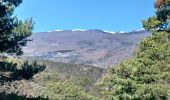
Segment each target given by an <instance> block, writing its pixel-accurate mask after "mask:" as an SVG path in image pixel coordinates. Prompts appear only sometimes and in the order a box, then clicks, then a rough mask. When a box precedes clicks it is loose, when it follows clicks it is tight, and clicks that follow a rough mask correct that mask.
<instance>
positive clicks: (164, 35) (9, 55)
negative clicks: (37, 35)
mask: <svg viewBox="0 0 170 100" xmlns="http://www.w3.org/2000/svg"><path fill="white" fill-rule="evenodd" d="M21 2H22V0H1V1H0V52H1V56H0V99H1V100H11V99H15V100H46V99H47V100H48V99H49V100H99V99H102V100H168V99H169V98H170V46H169V45H170V8H169V5H170V0H166V3H165V4H163V5H162V6H161V7H160V8H158V9H156V15H155V16H153V17H150V18H148V19H147V20H144V21H143V25H144V28H145V29H146V30H148V31H149V32H151V33H152V35H151V36H149V37H147V38H146V39H144V40H142V41H141V42H140V44H139V45H138V47H137V48H136V51H135V53H134V56H133V57H132V58H131V59H128V60H125V61H122V62H121V63H120V64H118V65H116V66H114V67H111V68H109V70H108V72H107V74H106V75H104V73H105V70H104V69H101V68H97V67H94V66H87V65H75V64H66V63H59V62H52V61H47V60H42V59H37V58H36V59H35V58H25V60H27V61H25V60H20V57H17V56H18V55H21V54H22V53H23V52H22V46H25V45H26V43H27V41H28V40H27V39H26V37H28V36H30V35H31V31H32V28H33V24H32V20H26V21H24V22H22V21H20V20H18V19H17V18H16V17H13V16H12V14H13V11H14V9H15V7H17V6H19V4H20V3H21ZM124 44H125V45H126V43H124ZM90 45H91V44H90ZM60 52H71V51H60ZM35 60H36V62H35ZM102 75H104V76H103V78H102V79H101V81H99V79H100V77H102ZM95 83H96V86H95V85H94V84H95ZM100 94H101V95H100Z"/></svg>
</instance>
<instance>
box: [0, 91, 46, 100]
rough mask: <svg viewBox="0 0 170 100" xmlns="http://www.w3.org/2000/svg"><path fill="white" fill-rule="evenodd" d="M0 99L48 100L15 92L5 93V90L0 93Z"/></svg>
mask: <svg viewBox="0 0 170 100" xmlns="http://www.w3.org/2000/svg"><path fill="white" fill-rule="evenodd" d="M0 100H48V99H47V98H42V97H35V98H34V97H27V96H18V95H17V94H16V93H11V94H7V93H5V92H2V93H0Z"/></svg>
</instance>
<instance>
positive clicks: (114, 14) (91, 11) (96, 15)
mask: <svg viewBox="0 0 170 100" xmlns="http://www.w3.org/2000/svg"><path fill="white" fill-rule="evenodd" d="M153 2H154V0H23V3H22V4H21V5H20V6H19V8H17V9H16V11H15V14H16V15H17V16H18V17H19V18H20V19H22V20H23V19H26V18H29V17H33V20H34V21H35V28H34V32H44V31H51V30H68V29H85V30H88V29H101V30H108V31H133V30H136V29H142V23H141V20H142V19H146V18H148V17H149V16H152V15H153V14H154V7H153Z"/></svg>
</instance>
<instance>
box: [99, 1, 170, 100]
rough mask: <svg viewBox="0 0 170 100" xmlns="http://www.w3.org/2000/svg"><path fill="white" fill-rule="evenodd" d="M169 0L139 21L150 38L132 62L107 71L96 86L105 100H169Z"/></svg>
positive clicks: (141, 46) (141, 43) (144, 42)
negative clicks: (150, 15)
mask: <svg viewBox="0 0 170 100" xmlns="http://www.w3.org/2000/svg"><path fill="white" fill-rule="evenodd" d="M169 5H170V0H167V1H166V3H165V4H163V5H161V7H160V8H158V9H156V15H155V16H153V17H150V18H148V19H147V20H144V21H143V26H144V28H145V29H146V30H148V31H149V32H151V33H152V36H149V37H147V38H146V39H144V40H142V41H141V42H140V43H139V45H138V47H137V49H136V51H135V53H134V57H133V58H132V59H129V60H126V61H122V62H121V63H120V64H118V65H117V66H116V67H112V68H110V69H109V70H108V73H107V75H105V76H104V77H103V78H102V81H101V82H98V83H97V86H98V87H99V90H100V93H101V94H103V96H104V98H105V99H109V100H111V99H114V100H117V99H119V100H122V99H123V100H124V99H125V100H167V99H169V98H170V96H169V94H170V88H169V86H170V46H169V45H170V19H169V18H170V7H169Z"/></svg>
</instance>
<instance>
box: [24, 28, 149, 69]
mask: <svg viewBox="0 0 170 100" xmlns="http://www.w3.org/2000/svg"><path fill="white" fill-rule="evenodd" d="M149 35H150V33H149V32H147V31H145V30H141V31H131V32H125V33H114V34H111V33H108V32H105V31H103V30H96V29H95V30H86V31H84V30H83V31H82V30H76V31H72V30H64V31H52V32H38V33H34V34H33V35H32V36H31V37H29V38H30V39H33V41H31V42H29V43H28V45H27V46H26V47H24V52H25V54H24V56H31V57H33V56H35V57H40V58H43V59H49V60H52V61H57V62H65V63H74V64H87V65H93V66H99V67H103V68H107V67H108V66H111V65H112V64H116V63H118V62H119V61H120V60H122V59H125V58H128V57H131V55H132V53H133V50H134V49H133V48H134V47H135V45H136V44H137V43H138V42H139V41H140V39H142V38H145V37H146V36H149Z"/></svg>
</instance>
